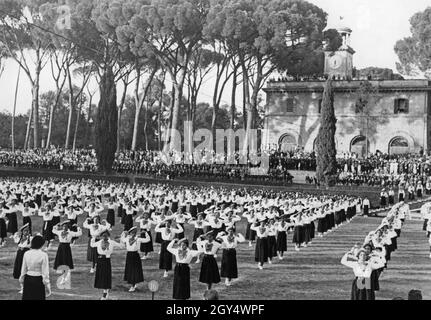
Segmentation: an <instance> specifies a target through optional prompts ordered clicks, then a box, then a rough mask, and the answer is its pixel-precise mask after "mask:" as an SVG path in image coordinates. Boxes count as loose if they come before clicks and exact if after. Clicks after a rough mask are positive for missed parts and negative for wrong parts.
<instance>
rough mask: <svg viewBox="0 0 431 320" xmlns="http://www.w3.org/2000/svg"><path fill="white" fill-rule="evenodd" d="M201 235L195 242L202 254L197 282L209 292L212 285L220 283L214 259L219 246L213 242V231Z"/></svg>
mask: <svg viewBox="0 0 431 320" xmlns="http://www.w3.org/2000/svg"><path fill="white" fill-rule="evenodd" d="M204 239H205V235H202V236H200V237H199V238H198V240H197V245H198V248H199V251H201V252H202V253H203V254H204V257H203V259H202V264H201V272H200V274H199V282H201V283H205V284H206V285H207V289H208V290H211V287H212V285H213V283H219V282H220V273H219V269H218V266H217V261H216V259H215V257H216V253H217V251H218V249H219V248H220V247H221V244H220V243H219V242H217V241H215V240H214V231H212V232H209V233H208V234H207V235H206V239H205V240H204Z"/></svg>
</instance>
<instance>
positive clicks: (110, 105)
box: [96, 67, 117, 174]
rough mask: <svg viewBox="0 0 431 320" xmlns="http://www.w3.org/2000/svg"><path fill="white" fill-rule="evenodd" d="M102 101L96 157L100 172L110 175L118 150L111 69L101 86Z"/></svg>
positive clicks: (99, 113) (97, 122) (99, 108)
mask: <svg viewBox="0 0 431 320" xmlns="http://www.w3.org/2000/svg"><path fill="white" fill-rule="evenodd" d="M99 88H100V101H99V105H98V108H97V117H96V156H97V164H98V168H99V171H102V172H104V173H105V174H108V173H110V172H111V171H112V164H113V163H114V159H115V152H116V150H117V88H116V85H115V79H114V74H113V72H112V69H111V68H110V67H108V68H107V70H106V71H105V73H104V74H103V75H102V79H101V81H100V84H99Z"/></svg>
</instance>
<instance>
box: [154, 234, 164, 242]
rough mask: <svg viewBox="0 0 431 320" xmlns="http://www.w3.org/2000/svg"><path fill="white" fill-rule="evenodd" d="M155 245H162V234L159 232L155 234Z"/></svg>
mask: <svg viewBox="0 0 431 320" xmlns="http://www.w3.org/2000/svg"><path fill="white" fill-rule="evenodd" d="M155 241H156V243H160V244H161V243H162V242H163V239H162V233H161V232H156V240H155Z"/></svg>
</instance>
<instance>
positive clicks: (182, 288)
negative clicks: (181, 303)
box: [172, 263, 190, 300]
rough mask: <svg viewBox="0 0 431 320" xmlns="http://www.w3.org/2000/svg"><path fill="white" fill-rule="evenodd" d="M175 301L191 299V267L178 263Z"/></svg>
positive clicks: (174, 292)
mask: <svg viewBox="0 0 431 320" xmlns="http://www.w3.org/2000/svg"><path fill="white" fill-rule="evenodd" d="M172 298H173V299H178V300H187V299H190V267H189V265H188V264H185V263H177V264H176V265H175V269H174V288H173V294H172Z"/></svg>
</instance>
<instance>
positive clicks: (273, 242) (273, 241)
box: [267, 219, 277, 264]
mask: <svg viewBox="0 0 431 320" xmlns="http://www.w3.org/2000/svg"><path fill="white" fill-rule="evenodd" d="M267 229H268V238H267V239H268V240H267V244H268V263H269V264H272V258H274V257H276V256H277V238H276V236H277V229H276V228H275V225H274V220H272V219H271V220H269V223H268V226H267Z"/></svg>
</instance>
